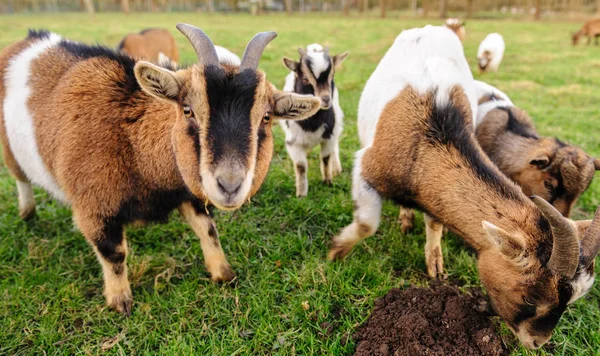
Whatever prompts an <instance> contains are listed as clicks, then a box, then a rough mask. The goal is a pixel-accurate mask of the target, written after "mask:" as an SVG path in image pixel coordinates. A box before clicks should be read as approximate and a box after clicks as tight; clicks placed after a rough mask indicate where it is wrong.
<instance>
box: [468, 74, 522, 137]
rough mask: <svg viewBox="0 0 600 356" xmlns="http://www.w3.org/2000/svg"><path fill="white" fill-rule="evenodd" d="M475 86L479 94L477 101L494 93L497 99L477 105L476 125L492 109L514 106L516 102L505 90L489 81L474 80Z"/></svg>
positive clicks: (477, 94)
mask: <svg viewBox="0 0 600 356" xmlns="http://www.w3.org/2000/svg"><path fill="white" fill-rule="evenodd" d="M473 84H474V88H475V95H476V96H477V101H479V100H480V99H481V98H483V97H484V96H486V95H494V96H495V97H496V98H497V99H495V100H490V101H488V102H485V103H483V104H481V105H479V106H478V107H477V119H476V121H475V127H477V125H479V124H480V123H481V122H482V121H483V119H484V118H485V116H486V115H487V114H488V113H489V112H490V111H492V110H494V109H496V108H509V107H514V104H513V103H512V101H511V100H510V98H509V97H508V95H506V94H505V93H504V92H502V91H500V90H498V89H497V88H496V87H493V86H491V85H489V84H487V83H484V82H482V81H479V80H474V81H473Z"/></svg>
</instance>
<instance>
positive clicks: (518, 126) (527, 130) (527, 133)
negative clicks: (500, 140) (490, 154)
mask: <svg viewBox="0 0 600 356" xmlns="http://www.w3.org/2000/svg"><path fill="white" fill-rule="evenodd" d="M498 109H499V110H502V111H505V112H506V114H507V115H508V121H507V122H506V131H510V132H512V133H514V134H515V135H519V136H521V137H525V138H531V139H535V140H538V139H539V136H538V135H537V133H536V132H535V129H534V128H533V127H532V126H531V125H529V124H528V123H523V122H520V121H519V120H517V118H516V117H515V114H514V113H513V111H512V110H511V108H509V107H498Z"/></svg>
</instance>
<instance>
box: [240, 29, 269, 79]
mask: <svg viewBox="0 0 600 356" xmlns="http://www.w3.org/2000/svg"><path fill="white" fill-rule="evenodd" d="M275 37H277V33H275V32H261V33H258V34H257V35H256V36H254V37H253V38H252V39H251V40H250V42H248V45H247V46H246V50H245V51H244V56H243V57H242V64H240V69H239V71H240V72H241V71H243V70H245V69H252V70H256V69H258V62H259V61H260V57H261V56H262V53H263V51H264V50H265V47H267V45H268V44H269V42H271V41H273V39H274V38H275Z"/></svg>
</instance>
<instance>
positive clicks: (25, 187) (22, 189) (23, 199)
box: [17, 179, 35, 220]
mask: <svg viewBox="0 0 600 356" xmlns="http://www.w3.org/2000/svg"><path fill="white" fill-rule="evenodd" d="M17 191H18V193H19V216H20V217H21V219H23V220H29V219H31V218H32V217H33V216H34V215H35V198H34V197H33V187H32V186H31V183H29V182H22V181H20V180H18V179H17Z"/></svg>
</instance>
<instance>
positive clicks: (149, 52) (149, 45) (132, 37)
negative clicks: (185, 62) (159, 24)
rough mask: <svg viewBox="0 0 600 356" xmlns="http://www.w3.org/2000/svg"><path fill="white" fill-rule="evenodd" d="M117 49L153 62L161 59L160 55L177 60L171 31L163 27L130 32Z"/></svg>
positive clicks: (177, 55) (177, 53) (175, 43)
mask: <svg viewBox="0 0 600 356" xmlns="http://www.w3.org/2000/svg"><path fill="white" fill-rule="evenodd" d="M117 49H118V50H119V51H121V52H123V53H125V54H128V55H130V56H132V57H134V58H137V59H145V60H148V61H151V62H154V63H158V62H159V60H162V59H163V58H161V57H162V56H166V57H167V58H168V59H170V60H172V61H174V62H175V63H177V62H179V50H178V49H177V42H175V38H173V36H172V35H171V33H170V32H169V31H167V30H166V29H163V28H147V29H145V30H142V31H140V33H130V34H128V35H127V36H125V37H124V38H123V40H121V43H119V46H118V47H117ZM161 54H162V56H161Z"/></svg>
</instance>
